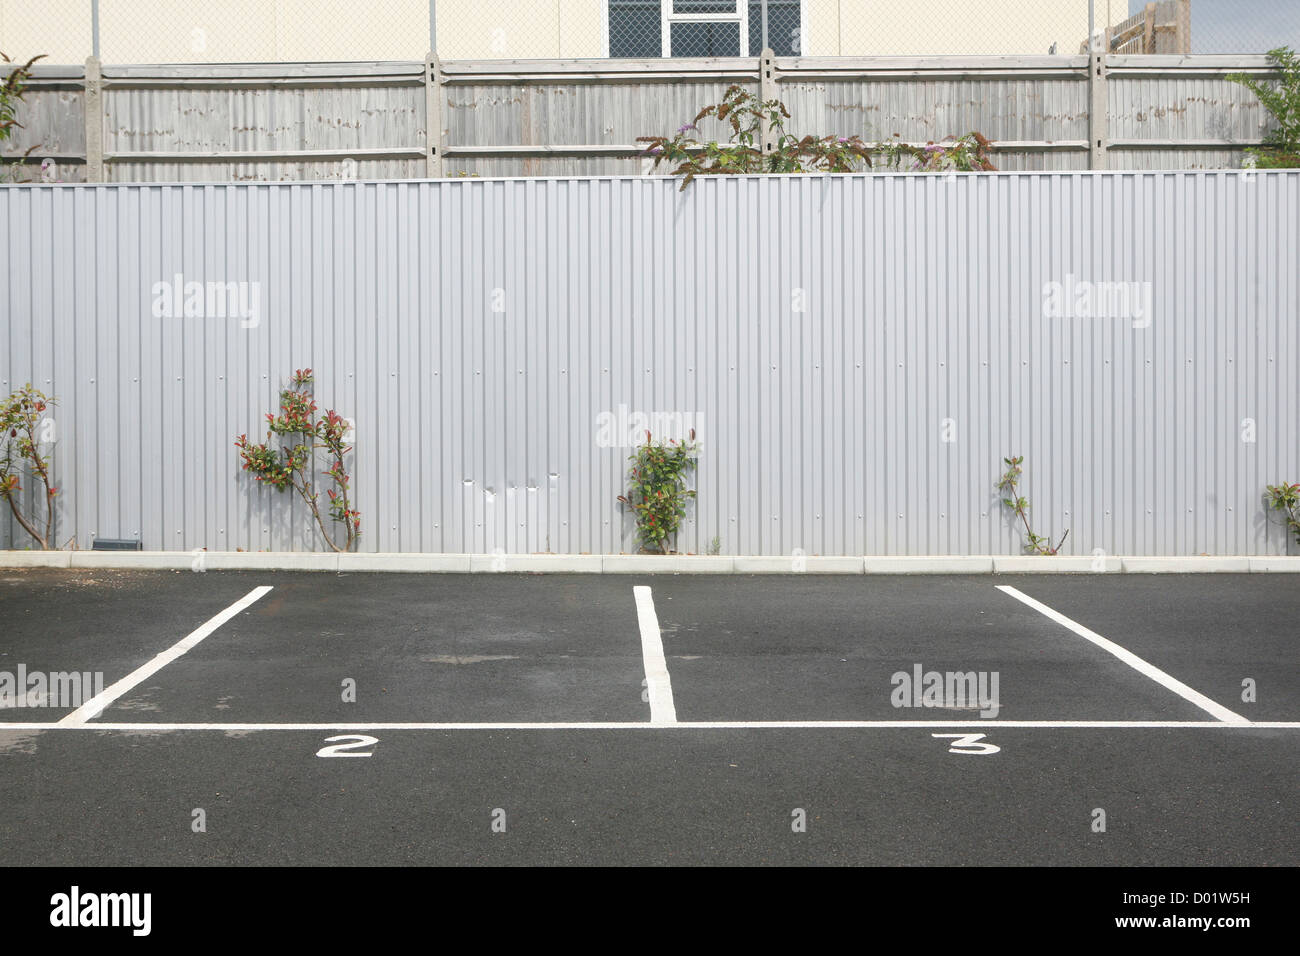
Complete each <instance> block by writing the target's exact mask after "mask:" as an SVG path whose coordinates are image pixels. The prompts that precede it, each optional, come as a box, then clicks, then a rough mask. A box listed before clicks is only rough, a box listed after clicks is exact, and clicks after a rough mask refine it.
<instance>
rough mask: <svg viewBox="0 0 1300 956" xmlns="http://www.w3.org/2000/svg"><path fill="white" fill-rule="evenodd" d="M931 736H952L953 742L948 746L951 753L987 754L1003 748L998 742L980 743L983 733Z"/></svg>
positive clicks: (938, 735) (937, 735) (936, 735)
mask: <svg viewBox="0 0 1300 956" xmlns="http://www.w3.org/2000/svg"><path fill="white" fill-rule="evenodd" d="M930 736H931V737H951V738H952V744H951V745H950V746H949V747H948V753H950V754H980V755H981V756H986V755H988V754H995V753H997V752H998V751H999V750H1001V749H1002V748H1001V747H999V746H998V745H997V744H990V743H987V742H986V743H980V741H981V740H983V739H984V735H983V734H931V735H930Z"/></svg>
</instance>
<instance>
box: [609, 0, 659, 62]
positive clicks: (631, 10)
mask: <svg viewBox="0 0 1300 956" xmlns="http://www.w3.org/2000/svg"><path fill="white" fill-rule="evenodd" d="M660 28H661V24H660V20H659V0H609V55H610V56H629V57H650V56H662V55H663V40H662V33H661V32H660Z"/></svg>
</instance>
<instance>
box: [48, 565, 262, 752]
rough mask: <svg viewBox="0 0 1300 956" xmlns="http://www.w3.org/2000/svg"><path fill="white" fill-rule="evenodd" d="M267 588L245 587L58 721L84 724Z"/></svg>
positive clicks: (250, 602) (73, 724)
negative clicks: (236, 597) (213, 614)
mask: <svg viewBox="0 0 1300 956" xmlns="http://www.w3.org/2000/svg"><path fill="white" fill-rule="evenodd" d="M270 590H271V588H270V587H260V588H253V590H251V591H249V592H248V593H247V594H245V595H244V596H243V597H242V598H240V599H239V600H238V601H236V602H235V603H234V604H232V605H230V607H228V608H226V609H225V610H224V611H222V612H221V613H220V614H218V615H217V616H216V617H213V618H210V619H209V620H208V621H207V622H206V623H204V624H203V625H202V626H201V627H199V628H198V629H196V630H194V631H191V632H190V633H189V634H187V635H186V636H185V637H183V638H182V639H181V640H180V641H178V642H177V643H175V644H173V645H172V646H171V647H169V648H168V649H167V650H165V651H163V652H162V653H161V654H159V655H158V656H157V657H155V658H154V659H153V660H151V661H150V662H149V663H147V664H144V665H142V666H140V667H137V668H136V669H135V670H133V671H132V672H131V673H129V674H127V675H126V676H125V677H123V678H122V679H121V680H120V681H118V682H117V683H115V684H112V685H110V686H108V687H105V688H104V689H103V690H102V691H100V692H99V693H98V694H96V695H95V696H94V697H92V698H91V699H90V700H88V701H86V702H85V703H84V704H82V705H81V706H80V707H78V708H77V709H76V710H74V711H73V712H72V713H70V714H68V716H66V717H64V718H63V719H62V720H60V721H59V724H60V725H61V726H64V727H77V726H82V725H84V724H85V723H86V721H88V720H93V719H94V718H96V717H98V716H99V715H100V714H102V713H103V712H104V708H105V707H107V706H108V705H109V704H111V703H113V701H115V700H117V699H118V698H119V697H121V696H122V695H123V694H125V693H126V692H127V691H129V690H130V689H131V688H132V687H135V686H136V685H137V684H139V683H140V682H141V681H142V680H144V679H145V678H146V677H148V676H149V675H151V674H156V673H157V672H158V671H160V670H162V669H163V668H164V667H166V666H167V665H168V664H170V663H171V662H172V661H174V660H176V658H178V657H180V656H181V655H182V654H184V653H185V652H186V651H188V650H189V649H190V648H192V647H194V646H195V645H197V644H198V643H199V641H201V640H203V639H204V638H205V637H207V636H208V635H209V634H211V633H212V632H213V631H215V630H216V629H217V628H219V627H220V626H221V625H222V624H225V623H226V622H227V621H229V620H230V619H231V618H232V617H234V616H235V615H236V614H238V613H239V612H240V611H242V610H244V608H246V607H248V606H249V605H250V604H252V603H253V602H254V601H256V600H258V599H259V598H260V597H262V595H264V594H266V593H267V592H268V591H270Z"/></svg>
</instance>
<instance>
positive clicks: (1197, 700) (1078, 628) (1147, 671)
mask: <svg viewBox="0 0 1300 956" xmlns="http://www.w3.org/2000/svg"><path fill="white" fill-rule="evenodd" d="M997 589H998V590H999V591H1003V592H1005V593H1006V594H1009V595H1011V596H1012V597H1013V598H1015V599H1016V600H1017V601H1019V602H1021V603H1022V604H1026V605H1028V606H1029V607H1032V608H1033V609H1034V610H1035V611H1037V612H1038V613H1039V614H1042V615H1043V616H1044V617H1048V618H1051V619H1052V620H1053V621H1055V622H1056V623H1057V624H1060V625H1061V626H1062V627H1067V628H1069V629H1070V630H1072V631H1074V633H1075V634H1078V635H1079V636H1080V637H1082V638H1085V639H1086V640H1089V641H1092V643H1094V644H1096V645H1097V646H1098V647H1100V648H1101V649H1102V650H1104V651H1107V652H1108V653H1110V654H1113V655H1114V656H1116V657H1118V658H1119V659H1120V660H1122V661H1123V662H1124V663H1125V664H1127V665H1129V666H1130V667H1132V668H1133V669H1134V670H1136V671H1137V672H1138V673H1140V674H1144V675H1145V676H1147V677H1149V678H1151V679H1152V680H1153V681H1155V682H1156V683H1157V684H1160V685H1161V686H1162V687H1166V688H1168V689H1169V690H1171V691H1173V692H1174V693H1175V694H1177V695H1178V696H1179V697H1182V698H1183V699H1184V700H1187V701H1190V702H1191V703H1193V704H1195V705H1196V706H1197V707H1199V708H1201V710H1203V711H1205V712H1206V713H1208V714H1210V715H1211V716H1213V717H1217V718H1218V719H1219V720H1221V721H1223V722H1224V723H1228V724H1237V725H1242V724H1249V723H1250V721H1249V720H1247V719H1246V718H1245V717H1243V716H1241V714H1238V713H1235V712H1233V711H1231V710H1229V709H1228V708H1227V707H1224V706H1223V705H1222V704H1218V703H1215V702H1214V701H1212V700H1210V698H1208V697H1206V696H1205V695H1204V694H1202V693H1201V692H1200V691H1197V690H1193V689H1192V688H1190V687H1188V686H1187V685H1186V684H1184V683H1183V682H1182V681H1180V680H1179V679H1178V678H1176V677H1173V676H1171V675H1170V674H1166V673H1165V672H1164V671H1162V670H1161V669H1160V668H1158V667H1156V666H1155V665H1154V664H1151V663H1149V662H1147V661H1144V660H1143V659H1142V658H1140V657H1138V656H1137V655H1136V654H1134V653H1133V652H1132V651H1129V650H1125V649H1124V648H1123V647H1120V646H1119V645H1118V644H1116V643H1115V642H1114V641H1110V640H1107V639H1106V638H1104V637H1102V636H1101V635H1100V634H1098V633H1097V632H1096V631H1091V630H1089V629H1088V628H1086V627H1084V626H1083V625H1082V624H1080V623H1079V622H1078V621H1072V620H1070V619H1069V618H1068V617H1066V616H1065V615H1064V614H1061V613H1060V612H1059V611H1054V610H1052V609H1051V608H1050V607H1048V606H1047V605H1046V604H1043V603H1042V602H1040V601H1035V600H1034V599H1033V598H1031V597H1030V596H1029V595H1028V594H1025V593H1023V592H1021V591H1017V590H1016V589H1015V588H1013V587H1010V586H1009V585H1006V584H999V585H997Z"/></svg>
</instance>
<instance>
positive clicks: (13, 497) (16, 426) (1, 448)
mask: <svg viewBox="0 0 1300 956" xmlns="http://www.w3.org/2000/svg"><path fill="white" fill-rule="evenodd" d="M54 404H55V402H54V399H52V398H47V397H46V396H45V395H44V394H43V393H42V392H40V391H39V390H37V389H35V388H32V386H31V383H30V382H29V383H28V384H26V385H24V386H23V387H22V388H20V389H18V390H17V391H16V392H14V393H12V394H11V395H10V396H9V397H8V398H6V399H5V400H4V402H2V403H0V429H3V431H2V432H0V498H3V499H4V500H5V501H7V502H9V510H10V511H12V512H13V516H14V518H15V520H17V522H18V523H19V524H20V525H22V526H23V530H25V531H26V532H27V533H28V534H30V535H31V536H32V537H33V538H34V539H35V540H36V543H37V544H38V545H40V547H41V550H43V551H49V550H52V549H53V547H54V539H53V534H54V497H55V495H57V494H58V493H59V489H57V488H55V487H54V486H53V485H52V484H51V483H50V482H51V479H50V474H51V469H50V459H49V456H48V455H42V454H41V452H40V442H39V440H38V438H37V431H38V429H39V428H40V427H41V414H42V413H43V412H44V411H45V410H46V409H47V408H49V407H50V406H52V405H54ZM28 479H30V480H31V483H32V485H33V486H34V487H35V486H38V485H39V490H38V491H37V492H36V494H37V496H38V497H37V503H36V507H37V511H38V512H39V511H40V501H41V499H44V503H45V509H44V510H45V516H44V525H45V527H44V530H41V521H42V519H41V518H39V517H38V516H37V515H35V514H32V515H27V514H24V513H23V509H22V508H21V507H20V506H19V503H18V498H19V493H20V492H21V491H22V490H23V485H22V483H23V481H25V480H28Z"/></svg>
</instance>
